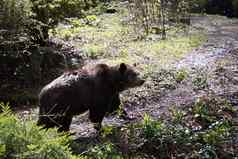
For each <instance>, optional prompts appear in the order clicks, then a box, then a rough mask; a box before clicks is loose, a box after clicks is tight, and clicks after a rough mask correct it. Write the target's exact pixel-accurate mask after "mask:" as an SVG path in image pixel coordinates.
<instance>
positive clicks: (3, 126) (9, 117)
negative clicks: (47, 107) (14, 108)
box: [0, 103, 73, 159]
mask: <svg viewBox="0 0 238 159" xmlns="http://www.w3.org/2000/svg"><path fill="white" fill-rule="evenodd" d="M0 106H1V108H2V111H3V112H2V113H0V156H1V158H3V159H15V158H21V159H31V158H32V159H45V158H52V159H70V158H72V157H73V155H72V154H71V151H70V148H69V147H68V144H69V143H70V142H71V139H70V137H69V136H68V135H67V134H59V133H57V130H56V129H49V130H44V129H42V128H41V127H38V126H36V123H35V122H33V121H21V120H19V119H18V118H17V117H16V116H15V115H14V114H13V113H11V111H10V109H9V105H7V104H3V103H1V104H0Z"/></svg>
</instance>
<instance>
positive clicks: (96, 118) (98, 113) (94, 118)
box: [89, 109, 106, 131]
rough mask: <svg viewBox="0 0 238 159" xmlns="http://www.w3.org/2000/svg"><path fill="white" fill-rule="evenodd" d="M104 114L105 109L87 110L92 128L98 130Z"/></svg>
mask: <svg viewBox="0 0 238 159" xmlns="http://www.w3.org/2000/svg"><path fill="white" fill-rule="evenodd" d="M105 114H106V111H103V109H102V110H96V109H91V110H89V119H90V121H91V122H92V123H93V124H94V128H95V129H96V130H97V131H99V130H100V129H101V127H102V120H103V118H104V116H105Z"/></svg>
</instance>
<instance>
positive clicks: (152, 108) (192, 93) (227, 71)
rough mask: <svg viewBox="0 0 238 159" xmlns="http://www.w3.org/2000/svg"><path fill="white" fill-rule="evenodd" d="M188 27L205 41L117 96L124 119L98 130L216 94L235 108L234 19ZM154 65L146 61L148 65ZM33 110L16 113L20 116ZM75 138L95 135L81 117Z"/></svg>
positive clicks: (198, 21)
mask: <svg viewBox="0 0 238 159" xmlns="http://www.w3.org/2000/svg"><path fill="white" fill-rule="evenodd" d="M192 26H193V27H196V28H197V29H201V30H204V31H206V34H207V38H208V40H207V41H206V42H205V44H203V45H202V46H201V47H199V48H196V49H194V50H193V51H192V52H191V53H189V54H188V55H187V56H186V57H185V58H183V59H182V60H179V61H174V62H173V64H171V65H169V66H164V67H162V68H160V69H158V70H153V73H152V74H150V75H149V76H148V77H147V80H146V83H145V84H144V85H143V86H142V87H140V88H136V89H131V90H128V91H125V92H123V93H122V94H121V99H122V103H123V108H124V109H125V110H126V112H127V113H128V118H127V119H125V118H122V117H120V116H118V115H111V116H108V117H106V118H105V119H104V121H103V124H104V125H114V126H122V125H123V124H125V123H131V122H138V121H140V120H141V119H142V118H143V116H144V114H145V113H147V114H149V115H151V116H152V117H153V118H160V117H166V115H167V114H168V113H169V110H170V109H171V108H174V107H175V108H181V109H186V108H188V107H189V106H190V105H191V104H193V103H194V101H195V100H196V99H197V98H198V97H201V96H209V95H216V96H220V97H224V98H226V99H228V101H229V102H230V103H232V105H233V106H235V107H236V106H238V19H228V18H225V17H220V16H193V17H192ZM150 62H151V63H154V62H155V61H148V64H150ZM36 112H37V110H36V109H33V110H30V111H29V110H24V111H20V112H19V114H20V116H22V115H23V116H25V115H29V114H33V118H34V117H36V116H37V115H36V114H37V113H36ZM71 131H72V132H76V133H75V137H76V138H77V137H85V136H91V135H93V134H94V133H95V131H94V129H93V125H92V124H91V123H90V122H89V120H88V119H87V113H86V114H83V115H80V116H77V117H75V118H74V120H73V123H72V125H71Z"/></svg>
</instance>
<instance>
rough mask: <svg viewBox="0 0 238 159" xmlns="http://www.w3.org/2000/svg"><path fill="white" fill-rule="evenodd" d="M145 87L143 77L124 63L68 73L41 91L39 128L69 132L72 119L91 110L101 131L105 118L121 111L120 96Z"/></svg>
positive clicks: (92, 120) (91, 118)
mask: <svg viewBox="0 0 238 159" xmlns="http://www.w3.org/2000/svg"><path fill="white" fill-rule="evenodd" d="M143 83H144V80H142V79H140V78H139V74H138V73H136V72H135V71H134V69H133V68H132V67H131V66H129V65H126V64H124V63H121V64H120V65H117V66H113V67H110V66H108V65H106V64H98V65H96V66H94V67H92V68H88V69H87V68H83V69H79V70H75V71H70V72H66V73H64V74H62V75H61V76H60V77H58V78H56V79H55V80H54V81H52V82H51V83H49V84H48V85H46V86H45V87H44V88H43V89H42V90H41V92H40V94H39V103H40V111H39V120H38V124H39V125H44V127H46V128H50V127H59V130H60V131H68V130H69V127H70V124H71V121H72V117H73V116H74V115H78V114H81V113H83V112H85V111H87V110H89V118H90V120H91V122H93V123H97V125H98V127H97V128H98V129H99V128H100V125H101V122H102V120H103V118H104V116H105V114H106V113H108V112H109V113H110V112H112V111H114V110H115V109H117V108H118V107H119V104H120V98H119V93H120V92H121V91H123V90H126V89H128V88H132V87H136V86H140V85H142V84H143Z"/></svg>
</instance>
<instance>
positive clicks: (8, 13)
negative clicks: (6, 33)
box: [0, 0, 32, 31]
mask: <svg viewBox="0 0 238 159" xmlns="http://www.w3.org/2000/svg"><path fill="white" fill-rule="evenodd" d="M0 7H1V10H0V23H1V26H0V29H8V30H19V31H22V30H23V29H24V27H23V26H24V24H25V23H27V21H28V20H29V17H30V16H31V15H32V12H31V3H30V0H1V2H0Z"/></svg>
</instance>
